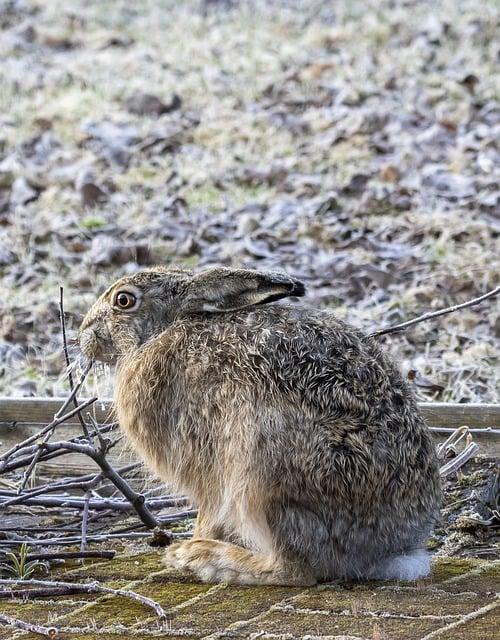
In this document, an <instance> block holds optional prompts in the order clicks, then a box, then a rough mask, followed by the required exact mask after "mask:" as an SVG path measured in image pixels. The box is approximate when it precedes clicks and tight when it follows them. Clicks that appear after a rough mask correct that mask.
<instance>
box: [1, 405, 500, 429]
mask: <svg viewBox="0 0 500 640" xmlns="http://www.w3.org/2000/svg"><path fill="white" fill-rule="evenodd" d="M64 400H65V398H10V397H7V398H6V397H0V423H12V422H22V423H33V424H48V423H49V422H50V421H51V420H52V419H53V417H54V414H55V413H56V412H57V411H58V410H59V409H60V407H61V406H62V405H63V403H64ZM80 400H81V399H80ZM419 406H420V409H421V411H422V413H423V415H424V418H425V419H426V421H427V424H428V425H429V426H430V427H450V428H454V427H460V426H462V425H467V426H469V427H472V428H485V427H495V428H500V404H457V403H451V402H450V403H448V402H421V403H419ZM91 411H92V413H93V415H94V417H95V418H96V420H97V421H98V422H99V423H103V422H109V421H111V420H112V419H113V415H112V401H111V400H110V399H109V398H106V399H104V400H99V401H98V402H96V403H95V404H94V405H93V407H92V408H91ZM68 424H77V419H76V418H73V419H72V420H71V422H68Z"/></svg>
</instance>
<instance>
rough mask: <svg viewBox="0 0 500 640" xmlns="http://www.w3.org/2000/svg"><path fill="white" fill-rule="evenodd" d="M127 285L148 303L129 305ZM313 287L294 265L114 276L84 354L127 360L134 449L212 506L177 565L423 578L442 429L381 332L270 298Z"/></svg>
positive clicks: (237, 572)
mask: <svg viewBox="0 0 500 640" xmlns="http://www.w3.org/2000/svg"><path fill="white" fill-rule="evenodd" d="M127 289H131V290H133V291H135V292H136V293H138V296H139V297H140V298H141V300H140V304H139V305H138V307H137V309H134V310H131V311H127V312H123V311H120V310H118V309H116V308H114V307H113V298H114V295H115V293H116V292H117V291H120V290H127ZM302 293H303V286H302V285H301V284H300V283H299V282H297V281H296V280H294V279H292V278H289V277H287V276H284V275H282V274H273V273H260V272H252V271H244V270H228V269H213V270H208V271H205V272H202V273H201V274H199V275H195V274H192V273H191V272H188V271H182V270H169V269H164V268H157V269H152V270H149V271H145V272H140V273H138V274H136V275H134V276H131V277H128V278H123V279H122V280H120V281H118V283H115V285H113V287H111V288H110V289H109V290H108V291H107V292H106V293H105V294H103V296H101V298H100V299H99V300H98V301H97V302H96V304H95V305H94V306H93V307H92V309H91V310H90V311H89V313H88V314H87V317H86V318H85V320H84V322H83V323H82V327H81V330H80V344H81V347H82V350H83V352H84V353H85V354H86V355H87V356H88V357H90V358H100V359H105V360H108V361H114V360H116V361H117V365H118V375H117V385H116V410H117V414H118V419H119V421H120V424H121V426H122V428H123V429H124V431H125V432H126V434H127V437H128V439H129V441H130V442H131V444H132V446H133V447H134V448H136V449H137V451H138V452H139V453H140V455H141V456H142V457H143V458H144V460H145V461H146V462H147V463H148V465H149V466H150V467H151V468H152V469H154V471H155V472H156V473H157V474H158V475H159V476H160V477H162V478H164V480H165V481H166V482H168V484H169V485H171V486H173V487H174V488H175V489H176V490H177V491H179V492H181V493H186V494H187V495H188V496H189V497H190V498H191V499H192V500H193V502H195V503H196V504H197V505H198V506H199V510H200V511H199V516H198V523H197V526H196V529H195V532H194V539H193V540H192V541H187V542H183V543H181V544H180V545H174V546H173V547H172V548H171V549H169V550H168V551H167V554H166V562H167V563H169V564H170V565H172V566H175V567H177V568H184V569H186V570H190V571H192V572H193V573H195V574H196V575H197V576H198V577H200V578H201V579H203V580H208V581H231V582H239V583H252V584H254V583H262V584H299V583H300V584H311V583H312V582H314V581H315V580H327V579H332V578H335V577H368V578H369V577H387V578H390V577H399V578H402V579H404V578H414V577H419V576H420V575H424V574H425V572H426V571H427V568H428V567H427V560H426V558H425V554H424V552H423V551H422V547H423V544H424V542H425V539H426V537H427V535H428V532H429V529H430V526H431V524H432V520H433V518H434V516H435V514H436V512H437V508H438V503H439V496H440V488H439V477H438V470H437V462H436V457H435V453H434V449H433V446H432V441H431V438H430V434H429V432H428V430H427V428H426V427H425V425H424V423H423V421H422V418H421V417H420V415H419V413H418V409H417V406H416V403H415V401H414V398H413V397H412V395H411V393H410V391H409V390H408V388H407V386H406V384H405V382H404V381H403V380H402V378H401V376H400V374H399V372H398V371H397V369H396V368H395V367H394V365H393V364H392V363H391V362H390V361H389V360H388V359H387V357H386V355H385V354H384V353H383V352H382V351H381V350H380V348H379V346H378V345H377V343H376V342H375V340H373V339H365V338H363V336H362V335H361V334H360V333H359V332H357V331H356V330H355V329H353V328H352V327H349V326H347V325H345V324H344V323H342V322H340V321H338V320H336V319H335V317H334V316H333V315H332V314H331V313H328V312H318V311H311V310H305V309H301V308H297V307H290V306H285V305H270V306H265V307H261V306H260V305H261V304H263V303H266V302H268V301H274V300H276V299H278V298H279V297H285V296H287V295H302ZM255 305H259V306H255Z"/></svg>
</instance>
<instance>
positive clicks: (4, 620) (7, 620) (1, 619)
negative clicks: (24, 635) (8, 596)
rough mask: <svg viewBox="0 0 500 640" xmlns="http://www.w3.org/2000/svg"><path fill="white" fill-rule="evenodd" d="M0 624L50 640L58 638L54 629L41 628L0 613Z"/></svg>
mask: <svg viewBox="0 0 500 640" xmlns="http://www.w3.org/2000/svg"><path fill="white" fill-rule="evenodd" d="M0 624H6V625H8V626H9V627H16V628H17V629H22V630H23V631H31V632H32V633H38V635H40V636H45V637H46V638H50V640H55V639H56V638H58V637H59V632H58V631H57V629H56V628H55V627H42V626H41V625H39V624H32V623H31V622H24V620H19V619H18V618H12V617H11V616H6V615H5V614H3V613H0Z"/></svg>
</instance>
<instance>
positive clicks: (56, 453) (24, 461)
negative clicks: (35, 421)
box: [0, 398, 142, 473]
mask: <svg viewBox="0 0 500 640" xmlns="http://www.w3.org/2000/svg"><path fill="white" fill-rule="evenodd" d="M96 399H97V398H91V399H90V400H88V401H86V402H84V403H82V404H81V405H80V408H85V406H87V402H88V404H92V402H95V401H96ZM75 413H76V409H73V411H70V412H69V413H68V414H67V415H66V416H64V420H67V419H69V418H70V417H71V416H72V415H74V414H75ZM64 420H63V419H61V422H64ZM115 424H116V423H113V424H109V425H106V426H105V427H103V428H102V429H101V434H102V433H105V432H107V431H112V430H114V429H115V428H116V426H115ZM38 436H39V434H36V435H35V436H31V437H30V438H28V439H27V440H25V441H24V442H28V440H29V441H30V442H31V441H32V440H33V438H37V437H38ZM83 438H84V436H78V437H76V438H71V440H68V442H71V443H73V442H74V443H77V444H78V443H81V442H82V440H83ZM23 444H24V443H22V442H21V443H19V444H18V445H16V448H17V449H18V452H17V455H14V458H13V460H12V461H11V462H9V461H8V460H4V461H3V462H2V461H1V457H0V473H7V472H9V471H15V470H16V469H20V468H22V467H25V466H26V465H28V464H29V463H30V462H31V459H32V456H33V454H34V453H35V452H36V451H37V450H38V448H39V445H34V446H32V447H31V446H27V447H26V450H25V449H24V447H23ZM55 444H59V445H61V447H62V445H64V444H65V441H61V442H58V443H55ZM44 450H45V451H46V450H47V447H44ZM66 453H67V451H66V450H65V449H64V448H59V449H50V453H42V455H41V456H40V459H39V462H46V461H47V460H52V459H53V458H58V457H60V456H63V455H65V454H66ZM21 456H23V457H21ZM137 466H138V467H139V466H142V463H137Z"/></svg>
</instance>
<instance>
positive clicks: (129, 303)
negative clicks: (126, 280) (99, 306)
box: [115, 291, 137, 309]
mask: <svg viewBox="0 0 500 640" xmlns="http://www.w3.org/2000/svg"><path fill="white" fill-rule="evenodd" d="M136 302H137V298H136V297H135V296H134V294H133V293H129V292H128V291H119V292H118V293H117V294H116V296H115V306H116V307H118V309H132V307H134V306H135V304H136Z"/></svg>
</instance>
